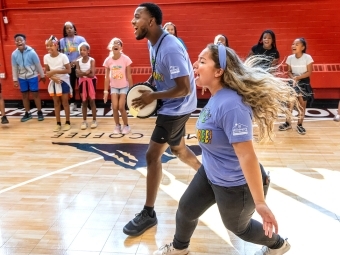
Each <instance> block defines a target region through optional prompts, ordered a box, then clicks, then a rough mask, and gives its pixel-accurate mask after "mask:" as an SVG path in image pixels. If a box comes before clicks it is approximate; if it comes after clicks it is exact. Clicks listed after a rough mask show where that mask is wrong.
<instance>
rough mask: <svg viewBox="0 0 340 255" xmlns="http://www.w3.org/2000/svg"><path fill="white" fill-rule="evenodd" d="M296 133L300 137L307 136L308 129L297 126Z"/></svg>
mask: <svg viewBox="0 0 340 255" xmlns="http://www.w3.org/2000/svg"><path fill="white" fill-rule="evenodd" d="M296 131H297V132H298V133H299V134H300V135H305V134H306V129H305V128H304V127H303V126H299V125H297V126H296Z"/></svg>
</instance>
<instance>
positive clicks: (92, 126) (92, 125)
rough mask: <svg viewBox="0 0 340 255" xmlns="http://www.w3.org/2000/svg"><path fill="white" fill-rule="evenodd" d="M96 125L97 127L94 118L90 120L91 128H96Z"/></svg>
mask: <svg viewBox="0 0 340 255" xmlns="http://www.w3.org/2000/svg"><path fill="white" fill-rule="evenodd" d="M96 127H98V124H97V121H96V120H94V121H92V124H91V128H96Z"/></svg>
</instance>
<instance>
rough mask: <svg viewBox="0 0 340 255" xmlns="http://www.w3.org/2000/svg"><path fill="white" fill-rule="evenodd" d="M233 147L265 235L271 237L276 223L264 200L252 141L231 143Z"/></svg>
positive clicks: (276, 230) (276, 227) (276, 226)
mask: <svg viewBox="0 0 340 255" xmlns="http://www.w3.org/2000/svg"><path fill="white" fill-rule="evenodd" d="M233 147H234V150H235V153H236V155H237V157H238V160H239V162H240V165H241V168H242V171H243V174H244V177H245V178H246V181H247V184H248V187H249V189H250V193H251V195H252V197H253V200H254V203H255V208H256V211H257V212H258V214H259V215H260V216H261V217H262V221H263V230H264V231H265V235H267V236H269V237H272V235H273V229H275V233H276V234H277V233H278V224H277V221H276V219H275V216H274V214H273V213H272V211H271V210H270V209H269V207H268V206H267V204H266V202H265V200H264V192H263V182H262V176H261V170H260V165H259V162H258V160H257V157H256V154H255V151H254V147H253V142H252V141H246V142H240V143H233Z"/></svg>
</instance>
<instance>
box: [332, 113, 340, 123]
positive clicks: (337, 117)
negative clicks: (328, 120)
mask: <svg viewBox="0 0 340 255" xmlns="http://www.w3.org/2000/svg"><path fill="white" fill-rule="evenodd" d="M333 120H334V121H337V122H339V121H340V115H339V114H338V115H336V116H335V117H334V119H333Z"/></svg>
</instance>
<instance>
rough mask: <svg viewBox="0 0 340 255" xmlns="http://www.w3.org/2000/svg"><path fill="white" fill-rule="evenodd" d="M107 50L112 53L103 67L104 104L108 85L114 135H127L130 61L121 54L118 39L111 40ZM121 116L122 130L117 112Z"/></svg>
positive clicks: (130, 75) (128, 130)
mask: <svg viewBox="0 0 340 255" xmlns="http://www.w3.org/2000/svg"><path fill="white" fill-rule="evenodd" d="M108 49H109V50H111V51H112V54H110V55H109V56H108V57H107V58H106V59H105V61H104V64H103V66H105V85H104V103H106V102H107V96H108V93H109V91H108V88H109V85H110V94H111V101H112V111H113V118H114V120H115V123H116V126H115V128H114V130H113V133H114V134H119V133H122V134H128V133H130V131H131V129H130V126H129V124H128V118H127V113H126V110H125V103H126V94H127V92H128V90H129V88H130V87H131V86H132V85H133V81H132V74H131V63H132V61H131V59H130V58H129V57H128V56H126V55H125V54H124V53H122V49H123V42H122V40H120V39H119V38H113V39H112V40H111V42H110V43H109V46H108ZM118 111H119V112H120V114H121V115H122V120H123V124H124V126H123V128H121V125H120V123H119V112H118Z"/></svg>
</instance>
